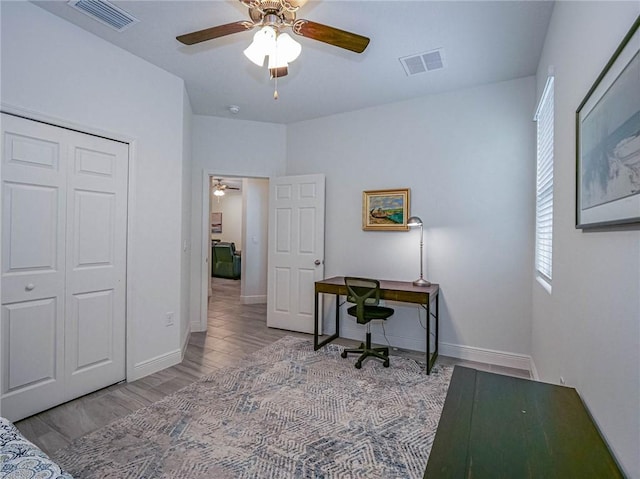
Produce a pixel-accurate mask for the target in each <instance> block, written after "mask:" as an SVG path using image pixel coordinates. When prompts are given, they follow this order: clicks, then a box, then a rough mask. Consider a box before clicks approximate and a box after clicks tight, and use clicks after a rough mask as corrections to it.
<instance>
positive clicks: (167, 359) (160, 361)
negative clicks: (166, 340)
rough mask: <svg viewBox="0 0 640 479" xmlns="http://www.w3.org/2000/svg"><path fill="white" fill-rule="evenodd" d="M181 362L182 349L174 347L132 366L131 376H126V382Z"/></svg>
mask: <svg viewBox="0 0 640 479" xmlns="http://www.w3.org/2000/svg"><path fill="white" fill-rule="evenodd" d="M181 362H182V351H181V350H180V349H176V350H174V351H170V352H168V353H166V354H161V355H160V356H156V357H155V358H151V359H147V360H146V361H142V362H139V363H137V364H135V365H134V366H133V377H127V382H131V381H135V380H137V379H141V378H143V377H145V376H148V375H149V374H153V373H157V372H158V371H162V370H163V369H166V368H170V367H171V366H175V365H176V364H180V363H181Z"/></svg>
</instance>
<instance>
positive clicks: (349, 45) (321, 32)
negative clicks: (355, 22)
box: [293, 20, 369, 53]
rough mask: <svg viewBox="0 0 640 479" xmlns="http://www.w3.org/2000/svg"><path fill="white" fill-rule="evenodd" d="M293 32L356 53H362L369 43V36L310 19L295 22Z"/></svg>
mask: <svg viewBox="0 0 640 479" xmlns="http://www.w3.org/2000/svg"><path fill="white" fill-rule="evenodd" d="M293 32H294V33H296V34H297V35H300V36H303V37H306V38H312V39H314V40H318V41H320V42H324V43H328V44H329V45H334V46H336V47H340V48H344V49H346V50H351V51H352V52H356V53H362V52H363V51H364V49H365V48H367V45H369V39H368V38H367V37H363V36H362V35H358V34H356V33H351V32H345V31H344V30H340V29H338V28H334V27H329V26H327V25H322V24H321V23H316V22H311V21H309V20H297V21H296V22H295V23H294V24H293Z"/></svg>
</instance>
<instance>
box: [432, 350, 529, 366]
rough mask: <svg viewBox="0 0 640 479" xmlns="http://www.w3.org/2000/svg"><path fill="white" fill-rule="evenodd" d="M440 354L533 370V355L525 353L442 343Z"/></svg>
mask: <svg viewBox="0 0 640 479" xmlns="http://www.w3.org/2000/svg"><path fill="white" fill-rule="evenodd" d="M438 354H440V355H442V356H449V357H452V358H457V359H466V360H467V361H476V362H479V363H485V364H494V365H496V366H504V367H508V368H516V369H525V370H527V371H530V370H531V365H532V362H533V361H532V360H531V356H527V355H525V354H516V353H508V352H505V351H494V350H492V349H482V348H475V347H473V346H462V345H460V344H450V343H440V346H439V348H438Z"/></svg>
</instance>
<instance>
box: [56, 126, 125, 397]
mask: <svg viewBox="0 0 640 479" xmlns="http://www.w3.org/2000/svg"><path fill="white" fill-rule="evenodd" d="M69 153H70V154H69V175H68V179H69V181H68V186H67V236H66V253H67V254H66V257H67V258H66V265H67V267H66V273H67V284H66V333H65V337H66V353H65V356H66V368H65V375H66V377H67V399H70V398H75V397H78V396H82V395H84V394H87V393H89V392H91V391H95V390H96V389H99V388H101V387H104V386H108V385H110V384H114V383H116V382H118V381H121V380H123V379H124V378H125V360H124V359H125V275H126V245H127V230H126V225H127V156H128V145H126V144H123V143H118V142H115V141H111V140H105V139H103V138H98V137H95V136H90V135H74V137H73V142H72V144H71V146H70V150H69Z"/></svg>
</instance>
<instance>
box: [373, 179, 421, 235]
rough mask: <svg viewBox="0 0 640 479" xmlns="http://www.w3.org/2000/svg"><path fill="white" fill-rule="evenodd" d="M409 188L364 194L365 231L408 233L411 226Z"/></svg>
mask: <svg viewBox="0 0 640 479" xmlns="http://www.w3.org/2000/svg"><path fill="white" fill-rule="evenodd" d="M409 206H410V192H409V188H400V189H395V190H369V191H363V192H362V229H363V230H364V231H407V230H408V229H409V226H408V225H407V221H408V220H409Z"/></svg>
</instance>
